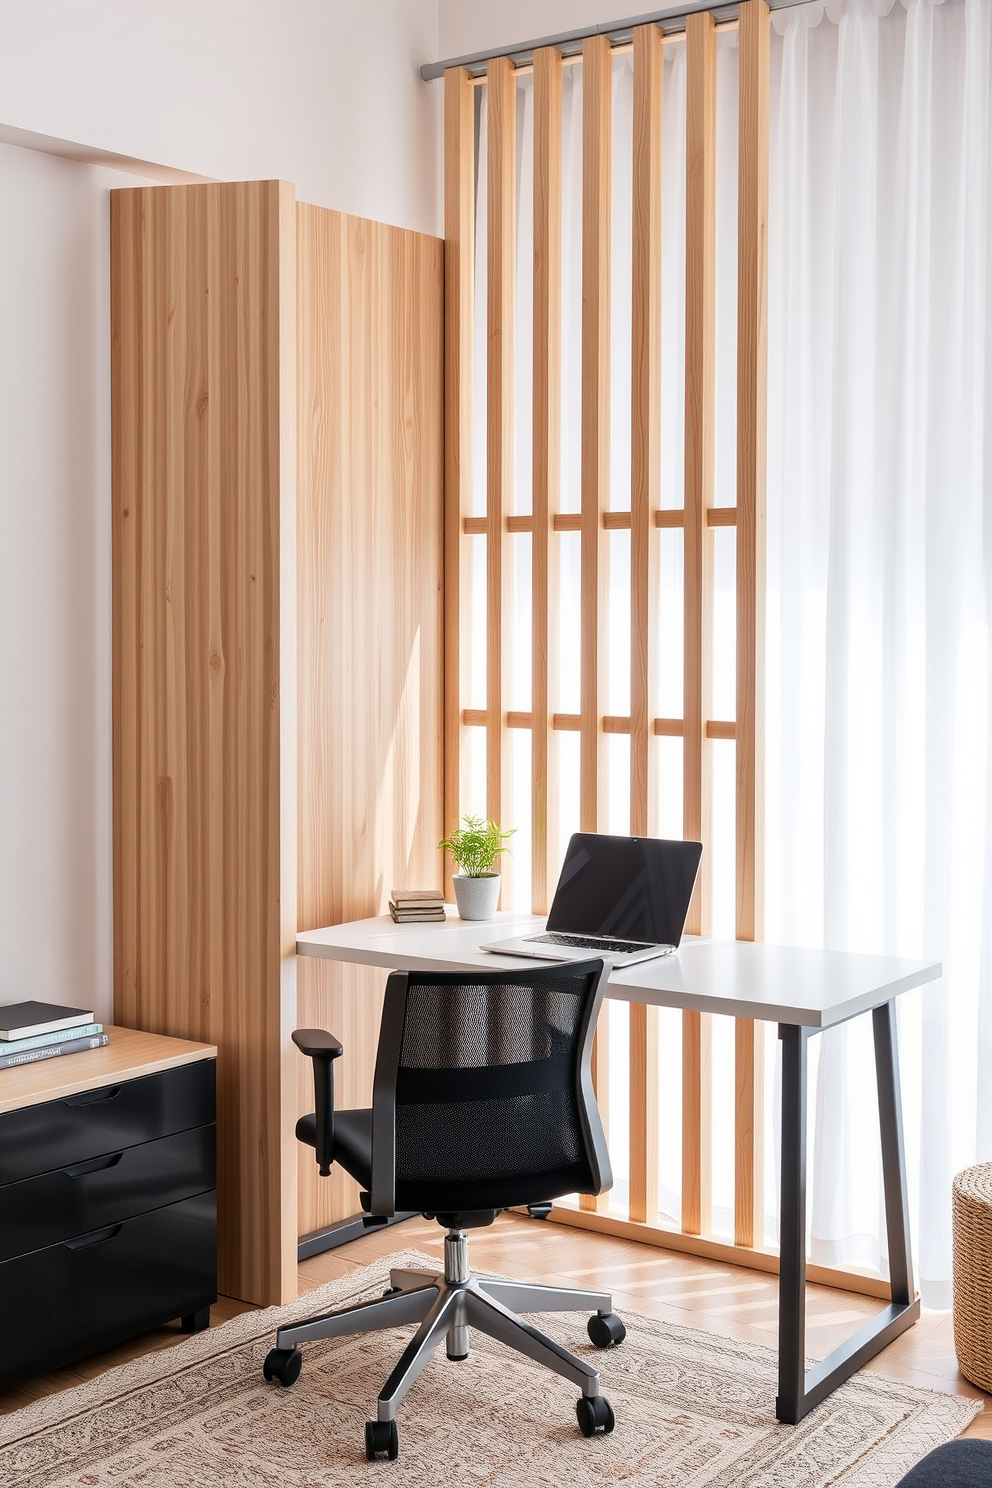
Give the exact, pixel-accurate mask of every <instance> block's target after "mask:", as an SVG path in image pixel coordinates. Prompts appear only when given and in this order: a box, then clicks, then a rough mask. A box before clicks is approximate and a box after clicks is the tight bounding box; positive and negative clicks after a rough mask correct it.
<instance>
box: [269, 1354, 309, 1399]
mask: <svg viewBox="0 0 992 1488" xmlns="http://www.w3.org/2000/svg"><path fill="white" fill-rule="evenodd" d="M302 1368H303V1355H302V1354H301V1353H300V1351H299V1349H295V1348H291V1349H279V1348H276V1349H270V1350H269V1352H268V1353H267V1354H266V1356H265V1363H264V1364H263V1365H262V1373H263V1375H264V1376H265V1378H266V1379H267V1380H268V1382H269V1384H277V1385H282V1387H283V1389H285V1390H288V1389H289V1387H290V1385H295V1384H296V1381H297V1380H298V1379H299V1377H300V1370H301V1369H302Z"/></svg>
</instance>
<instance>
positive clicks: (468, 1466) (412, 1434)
mask: <svg viewBox="0 0 992 1488" xmlns="http://www.w3.org/2000/svg"><path fill="white" fill-rule="evenodd" d="M390 1265H401V1266H402V1265H406V1266H411V1265H412V1266H430V1267H433V1266H434V1265H436V1262H434V1261H432V1260H431V1259H430V1258H429V1257H427V1256H423V1255H420V1254H418V1253H417V1252H415V1251H406V1252H403V1253H402V1254H400V1255H395V1256H389V1257H387V1258H385V1259H383V1260H381V1261H379V1262H377V1263H376V1264H375V1265H372V1266H368V1267H366V1268H365V1269H364V1270H361V1271H357V1272H352V1273H351V1274H350V1275H349V1276H346V1277H342V1278H340V1279H339V1280H337V1281H333V1282H330V1283H328V1284H327V1285H326V1286H324V1287H322V1288H320V1290H319V1291H315V1292H310V1293H308V1294H307V1295H306V1296H304V1297H301V1298H300V1299H299V1300H298V1301H297V1302H294V1303H293V1304H292V1305H291V1306H290V1307H285V1308H270V1309H268V1310H266V1311H262V1312H247V1313H242V1314H241V1315H240V1316H239V1317H237V1318H234V1319H232V1321H230V1322H227V1323H224V1324H223V1325H222V1326H221V1327H218V1328H212V1329H210V1330H209V1331H208V1332H206V1333H201V1334H198V1335H197V1336H196V1337H193V1338H190V1339H189V1340H187V1341H185V1342H183V1343H181V1344H177V1345H176V1346H175V1347H174V1348H170V1349H164V1350H162V1351H160V1352H158V1353H153V1354H147V1355H145V1356H144V1357H143V1358H141V1359H139V1360H137V1361H135V1362H133V1363H130V1364H127V1365H123V1366H122V1367H120V1368H118V1369H114V1370H111V1371H109V1372H108V1373H106V1374H104V1375H101V1376H100V1377H99V1378H97V1379H95V1380H92V1381H89V1382H88V1383H86V1384H84V1385H79V1386H77V1387H75V1388H73V1389H71V1390H66V1391H64V1392H62V1393H61V1394H58V1395H51V1396H48V1397H46V1398H45V1399H43V1400H40V1401H37V1402H36V1403H35V1404H33V1405H30V1406H28V1407H26V1408H25V1409H24V1410H21V1411H18V1412H16V1413H15V1414H13V1415H10V1416H7V1417H4V1418H2V1419H0V1483H2V1484H3V1485H5V1488H6V1485H10V1488H15V1485H16V1488H263V1485H264V1488H338V1485H345V1484H348V1485H351V1484H356V1483H358V1484H360V1483H365V1482H370V1483H371V1482H373V1481H374V1482H376V1483H380V1484H386V1483H391V1484H395V1485H396V1488H402V1485H425V1488H426V1485H428V1484H429V1485H431V1488H434V1485H436V1484H438V1483H457V1484H469V1485H472V1488H509V1485H511V1484H512V1485H514V1488H520V1485H531V1484H533V1485H549V1488H550V1485H554V1488H561V1485H562V1484H567V1485H568V1488H593V1485H595V1488H603V1485H606V1484H625V1485H630V1484H650V1485H652V1488H826V1485H828V1484H842V1485H843V1488H891V1485H894V1484H895V1483H897V1482H898V1481H899V1479H900V1477H901V1476H902V1474H903V1473H904V1472H905V1471H906V1470H907V1469H908V1468H909V1467H910V1466H911V1465H912V1464H913V1463H914V1462H916V1461H917V1460H918V1459H919V1458H920V1457H922V1456H923V1455H924V1454H925V1453H926V1452H928V1451H929V1450H930V1449H931V1448H932V1447H935V1446H937V1445H938V1444H939V1443H941V1442H944V1441H947V1440H948V1439H949V1438H951V1437H953V1436H956V1435H957V1434H958V1433H959V1432H961V1431H962V1430H963V1429H964V1427H965V1426H966V1425H967V1424H968V1422H969V1421H970V1420H971V1418H972V1416H973V1415H974V1414H975V1412H976V1410H977V1408H978V1407H977V1405H976V1403H975V1402H974V1401H972V1400H968V1399H964V1398H962V1397H960V1396H953V1395H943V1394H938V1393H937V1392H935V1391H930V1390H920V1389H916V1388H914V1387H912V1386H909V1385H903V1384H897V1383H896V1382H894V1381H892V1380H887V1379H883V1378H881V1377H880V1376H878V1375H874V1374H861V1375H859V1376H857V1377H856V1378H855V1379H853V1380H850V1381H849V1382H848V1383H847V1384H845V1385H843V1386H842V1387H841V1388H840V1389H839V1390H838V1391H837V1392H836V1393H835V1394H834V1395H833V1396H832V1397H831V1398H830V1399H829V1400H827V1401H825V1402H824V1403H823V1405H821V1406H820V1407H819V1408H818V1409H817V1410H815V1411H814V1412H813V1413H812V1414H811V1415H809V1416H808V1417H807V1418H806V1420H805V1421H803V1422H801V1423H800V1425H799V1426H782V1425H780V1424H779V1423H778V1422H777V1421H776V1420H775V1414H774V1402H775V1354H774V1351H773V1350H771V1349H768V1348H762V1347H758V1346H756V1345H754V1344H748V1343H737V1342H734V1341H733V1340H732V1339H728V1338H721V1337H719V1336H718V1335H715V1334H712V1333H703V1332H699V1331H697V1330H695V1329H691V1328H681V1327H675V1326H672V1325H670V1324H666V1323H661V1322H658V1321H656V1320H655V1319H652V1318H648V1317H644V1316H643V1315H641V1314H638V1313H633V1312H630V1311H629V1310H627V1311H625V1312H624V1319H625V1321H626V1324H627V1339H626V1342H625V1343H624V1344H623V1345H622V1346H621V1347H620V1348H618V1349H615V1350H610V1351H609V1352H605V1353H599V1352H598V1351H597V1350H595V1349H594V1348H593V1347H592V1345H591V1344H590V1343H589V1341H588V1339H587V1337H586V1331H585V1321H586V1320H585V1317H584V1316H583V1315H581V1314H578V1313H575V1314H569V1313H564V1314H563V1313H557V1314H554V1315H551V1316H548V1317H544V1318H541V1319H539V1320H538V1321H539V1323H540V1326H542V1327H544V1328H545V1329H546V1330H547V1331H548V1332H549V1333H550V1334H551V1335H552V1336H553V1337H555V1338H557V1339H559V1340H560V1341H561V1342H562V1343H563V1344H564V1345H565V1346H566V1347H568V1348H570V1349H572V1350H573V1351H574V1352H576V1353H578V1354H581V1355H585V1356H587V1357H589V1358H593V1357H595V1359H596V1362H597V1364H598V1365H599V1367H600V1370H601V1373H602V1377H603V1393H604V1394H605V1395H606V1396H607V1398H608V1399H609V1401H610V1403H611V1404H612V1406H613V1408H614V1410H615V1412H616V1418H617V1425H616V1430H615V1431H614V1432H613V1434H612V1435H611V1436H606V1437H604V1436H599V1437H594V1438H592V1439H590V1440H586V1439H585V1438H584V1437H582V1436H581V1435H580V1434H579V1431H578V1427H577V1425H576V1421H575V1410H574V1406H575V1396H576V1391H575V1389H574V1387H573V1386H572V1385H570V1384H568V1383H567V1382H566V1381H565V1380H561V1379H559V1378H558V1377H557V1376H556V1375H552V1374H550V1373H549V1372H548V1371H546V1370H544V1369H540V1368H538V1367H537V1366H536V1365H532V1364H530V1363H528V1362H527V1361H526V1360H524V1359H521V1358H519V1357H518V1356H517V1355H514V1354H512V1353H510V1352H509V1351H508V1350H506V1349H503V1348H501V1347H500V1346H499V1345H497V1344H495V1343H491V1342H490V1341H489V1340H488V1339H486V1338H484V1337H482V1336H480V1335H479V1334H473V1335H472V1351H471V1354H470V1356H469V1358H468V1360H467V1361H465V1362H464V1363H451V1362H449V1360H448V1359H447V1358H446V1357H445V1354H444V1349H443V1347H442V1348H441V1349H440V1350H439V1351H438V1353H437V1354H436V1355H435V1357H434V1360H433V1361H432V1362H431V1364H430V1365H429V1366H428V1368H427V1369H426V1371H425V1372H424V1374H423V1375H422V1376H421V1377H420V1379H419V1380H418V1381H417V1383H416V1384H415V1385H414V1387H413V1389H412V1391H411V1392H410V1394H409V1395H408V1396H407V1399H406V1401H405V1402H404V1404H403V1406H402V1408H401V1411H400V1417H399V1421H400V1432H399V1435H400V1455H399V1459H398V1460H397V1461H396V1462H386V1461H379V1462H376V1463H368V1462H366V1461H365V1455H364V1435H363V1424H364V1422H365V1420H366V1419H367V1418H370V1417H372V1416H374V1414H375V1399H376V1396H377V1394H378V1392H379V1389H380V1387H381V1385H382V1383H383V1381H384V1380H385V1378H386V1376H387V1375H388V1374H389V1372H390V1370H391V1369H392V1367H393V1364H394V1363H395V1361H396V1359H397V1358H398V1356H399V1354H400V1353H401V1352H402V1349H403V1345H404V1343H405V1340H406V1338H407V1337H408V1336H409V1332H410V1330H409V1329H407V1330H405V1331H396V1332H384V1333H376V1334H367V1335H365V1336H363V1337H359V1338H354V1339H345V1340H335V1341H333V1342H326V1343H316V1344H306V1345H304V1364H303V1373H302V1375H301V1376H300V1379H299V1381H298V1383H297V1384H296V1385H294V1386H293V1387H292V1388H291V1389H289V1390H284V1389H281V1388H280V1387H278V1386H274V1385H267V1384H265V1383H264V1382H263V1380H262V1360H263V1359H264V1357H265V1355H266V1353H267V1351H268V1350H269V1348H270V1347H271V1346H272V1342H273V1334H274V1332H275V1329H276V1326H277V1324H278V1323H280V1322H283V1321H286V1320H290V1319H292V1318H297V1317H305V1316H307V1315H309V1314H310V1313H313V1312H317V1311H322V1310H325V1309H330V1308H333V1307H336V1306H342V1305H344V1304H345V1303H347V1302H351V1301H357V1300H359V1299H361V1298H362V1297H364V1296H375V1295H377V1294H378V1293H379V1292H380V1291H381V1290H382V1288H383V1286H384V1285H388V1282H387V1281H386V1277H387V1273H388V1270H389V1267H390Z"/></svg>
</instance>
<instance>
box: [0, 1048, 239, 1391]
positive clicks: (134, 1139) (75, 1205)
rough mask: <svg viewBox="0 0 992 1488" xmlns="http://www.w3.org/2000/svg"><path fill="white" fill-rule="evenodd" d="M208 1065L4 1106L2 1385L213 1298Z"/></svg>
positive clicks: (205, 1305)
mask: <svg viewBox="0 0 992 1488" xmlns="http://www.w3.org/2000/svg"><path fill="white" fill-rule="evenodd" d="M214 1122H215V1065H214V1061H213V1060H212V1059H200V1060H197V1061H196V1062H194V1063H192V1064H183V1065H179V1066H176V1067H174V1068H172V1069H166V1070H162V1071H161V1072H160V1073H158V1074H153V1075H144V1076H141V1077H140V1078H138V1079H131V1080H126V1079H125V1080H121V1082H120V1083H119V1084H114V1085H107V1086H104V1087H102V1088H101V1089H98V1090H88V1091H85V1092H84V1093H83V1094H80V1095H70V1096H67V1097H65V1098H64V1099H62V1100H53V1101H47V1102H45V1103H43V1104H41V1105H30V1106H25V1107H22V1108H21V1109H19V1110H14V1111H7V1112H5V1113H4V1114H0V1340H2V1347H0V1389H2V1388H5V1387H6V1386H8V1385H11V1384H14V1383H15V1382H17V1381H18V1380H22V1379H25V1378H27V1377H28V1376H30V1375H33V1374H39V1373H42V1372H43V1371H45V1370H49V1369H57V1368H60V1367H61V1366H62V1365H64V1364H69V1363H71V1362H72V1361H73V1360H74V1359H79V1358H81V1357H82V1356H83V1355H85V1354H91V1353H95V1352H96V1351H97V1350H98V1349H102V1348H108V1347H109V1346H110V1345H111V1344H114V1343H119V1342H120V1341H121V1340H122V1339H124V1338H129V1337H131V1336H132V1335H134V1334H136V1333H142V1332H144V1331H145V1330H147V1329H149V1328H155V1327H158V1326H159V1325H160V1324H162V1323H165V1322H169V1321H170V1320H171V1319H173V1318H181V1319H182V1321H183V1327H184V1328H186V1329H187V1331H194V1330H196V1329H198V1328H200V1327H205V1326H206V1325H207V1322H208V1320H209V1312H208V1309H209V1307H210V1304H211V1302H214V1301H216V1298H217V1193H216V1158H215V1148H216V1142H215V1134H216V1127H215V1124H214Z"/></svg>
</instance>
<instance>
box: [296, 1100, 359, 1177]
mask: <svg viewBox="0 0 992 1488" xmlns="http://www.w3.org/2000/svg"><path fill="white" fill-rule="evenodd" d="M296 1135H297V1138H298V1139H299V1140H300V1141H301V1142H306V1144H307V1145H308V1146H309V1147H316V1145H317V1118H316V1116H315V1115H314V1114H313V1112H312V1111H311V1113H310V1115H309V1116H301V1117H300V1119H299V1121H298V1122H297V1123H296ZM331 1161H332V1162H336V1163H340V1164H341V1166H342V1167H343V1168H344V1169H345V1170H346V1171H347V1172H349V1173H350V1174H351V1176H352V1178H354V1179H356V1180H357V1181H358V1182H359V1183H360V1184H361V1185H362V1187H363V1188H370V1187H371V1185H372V1112H371V1111H335V1112H334V1152H333V1154H332V1157H331Z"/></svg>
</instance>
